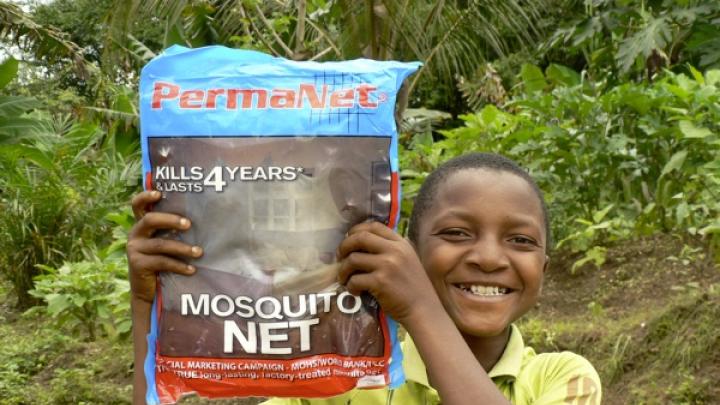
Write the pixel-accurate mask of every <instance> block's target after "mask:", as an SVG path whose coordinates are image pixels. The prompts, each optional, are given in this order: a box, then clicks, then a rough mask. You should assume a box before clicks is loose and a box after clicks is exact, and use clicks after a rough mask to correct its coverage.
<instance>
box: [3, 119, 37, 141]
mask: <svg viewBox="0 0 720 405" xmlns="http://www.w3.org/2000/svg"><path fill="white" fill-rule="evenodd" d="M45 130H46V128H45V126H44V125H43V123H42V122H40V121H39V120H37V119H34V118H25V117H0V145H2V144H8V143H15V142H17V141H19V140H20V139H22V138H26V137H28V136H32V135H37V134H40V133H43V132H44V131H45Z"/></svg>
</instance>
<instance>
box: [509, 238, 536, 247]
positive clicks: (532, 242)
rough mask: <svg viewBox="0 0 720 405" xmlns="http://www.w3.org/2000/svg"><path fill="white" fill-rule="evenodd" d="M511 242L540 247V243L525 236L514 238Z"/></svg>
mask: <svg viewBox="0 0 720 405" xmlns="http://www.w3.org/2000/svg"><path fill="white" fill-rule="evenodd" d="M510 242H512V243H517V244H520V245H533V246H537V245H538V243H537V242H535V240H533V239H530V238H527V237H525V236H513V237H512V238H510Z"/></svg>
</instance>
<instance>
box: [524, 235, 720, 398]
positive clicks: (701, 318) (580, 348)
mask: <svg viewBox="0 0 720 405" xmlns="http://www.w3.org/2000/svg"><path fill="white" fill-rule="evenodd" d="M575 259H576V258H575V257H567V256H565V257H562V256H560V257H556V258H554V263H553V265H552V266H551V269H550V270H549V272H548V274H547V275H546V280H545V285H544V290H543V296H542V299H541V301H540V304H539V305H538V308H537V309H536V311H534V313H532V314H530V316H529V319H527V320H526V321H525V322H524V325H525V326H526V327H530V329H531V331H532V330H533V328H532V326H533V325H535V326H536V328H535V329H541V332H540V333H537V332H536V333H535V337H532V336H531V340H532V343H533V345H534V346H536V349H540V350H564V349H568V350H572V351H576V352H579V353H581V354H583V355H585V356H586V357H587V358H588V359H589V360H590V361H591V362H592V363H593V364H594V365H595V367H596V369H598V372H599V373H600V375H601V378H602V379H603V390H604V400H603V403H604V404H629V403H633V404H641V403H647V404H655V403H657V404H665V403H688V404H720V387H719V386H718V385H717V384H716V382H717V381H720V268H719V267H718V266H717V265H715V264H714V263H713V260H712V258H711V254H710V252H708V251H707V250H706V249H705V248H704V247H703V246H702V244H701V243H700V242H699V241H688V240H685V241H683V240H681V239H679V238H677V237H673V236H670V235H657V236H654V237H652V238H644V239H641V240H637V241H630V242H624V243H622V244H618V245H617V246H611V247H610V248H609V249H608V253H607V261H606V263H605V264H604V265H603V266H602V267H601V268H600V269H596V268H594V267H593V266H586V267H584V268H582V269H580V270H579V271H577V272H576V274H572V273H571V272H570V268H571V266H572V263H573V262H574V260H575ZM537 325H543V327H541V328H538V327H537ZM524 332H525V331H524ZM538 346H539V347H538Z"/></svg>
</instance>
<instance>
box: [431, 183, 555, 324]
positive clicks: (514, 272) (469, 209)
mask: <svg viewBox="0 0 720 405" xmlns="http://www.w3.org/2000/svg"><path fill="white" fill-rule="evenodd" d="M418 233H419V235H418V241H417V249H418V255H419V256H420V260H421V261H422V263H423V265H424V267H425V269H426V270H427V273H428V277H429V278H430V281H431V282H432V283H433V286H434V287H435V290H436V291H437V294H438V296H439V297H440V300H441V301H442V303H443V306H444V307H445V310H446V311H447V312H448V314H449V315H450V316H451V318H452V319H453V321H454V322H455V324H456V325H457V327H458V329H460V331H461V332H462V333H463V334H464V335H465V336H473V337H490V336H498V335H500V334H501V333H502V332H503V331H505V330H506V328H507V327H508V325H509V324H510V323H512V322H513V321H515V320H516V319H518V318H519V317H520V316H522V315H523V314H524V313H526V312H527V311H528V310H530V309H531V308H532V307H533V306H534V305H535V303H536V301H537V298H538V295H539V293H540V289H541V286H542V279H543V272H544V270H545V267H546V262H547V259H546V256H545V243H546V241H545V223H544V219H543V213H542V207H541V205H540V201H539V200H538V197H537V195H536V194H535V193H534V192H533V190H532V188H531V187H530V185H529V184H528V183H527V182H526V181H525V180H524V179H522V178H521V177H519V176H517V175H515V174H512V173H508V172H504V171H497V170H490V169H466V170H461V171H458V172H456V173H454V174H452V175H450V176H449V177H448V178H447V179H446V180H445V182H444V184H442V185H441V186H440V188H439V189H438V190H437V194H436V197H435V199H434V202H433V204H432V207H431V208H430V209H429V210H428V211H427V212H426V213H425V214H424V216H423V219H422V223H421V224H420V228H419V232H418Z"/></svg>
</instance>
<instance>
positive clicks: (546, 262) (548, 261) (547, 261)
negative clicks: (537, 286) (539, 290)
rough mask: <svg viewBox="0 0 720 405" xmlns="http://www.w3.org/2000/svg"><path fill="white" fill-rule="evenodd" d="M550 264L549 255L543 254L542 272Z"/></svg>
mask: <svg viewBox="0 0 720 405" xmlns="http://www.w3.org/2000/svg"><path fill="white" fill-rule="evenodd" d="M549 266H550V256H548V255H545V264H543V274H545V272H546V271H547V269H548V267H549Z"/></svg>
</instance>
